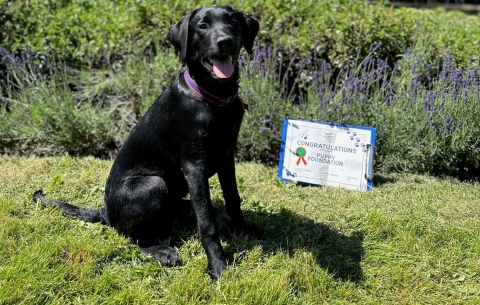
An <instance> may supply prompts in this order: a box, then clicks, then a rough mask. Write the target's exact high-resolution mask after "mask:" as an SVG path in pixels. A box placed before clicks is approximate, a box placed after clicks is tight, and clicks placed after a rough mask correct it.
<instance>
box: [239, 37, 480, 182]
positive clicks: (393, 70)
mask: <svg viewBox="0 0 480 305" xmlns="http://www.w3.org/2000/svg"><path fill="white" fill-rule="evenodd" d="M379 48H381V43H376V44H374V45H372V46H371V48H370V54H369V55H368V56H367V57H366V58H364V59H363V60H362V61H361V62H359V63H358V64H357V65H356V66H353V67H344V68H341V69H339V71H336V72H335V71H334V70H333V69H332V67H331V65H330V64H329V63H328V62H326V61H322V62H321V63H320V64H319V65H313V64H309V58H306V59H305V64H302V65H300V68H301V70H300V71H299V73H298V75H299V76H298V77H297V79H296V80H295V81H296V83H297V84H303V85H304V87H305V92H306V93H305V94H304V96H301V97H293V96H292V95H291V94H290V93H289V92H285V83H284V80H285V76H282V75H280V74H278V71H279V66H280V65H281V63H280V62H279V61H280V59H279V58H280V54H278V53H275V52H274V51H272V48H270V47H268V46H257V48H256V51H255V54H254V56H253V59H252V60H251V61H250V62H248V63H247V64H245V65H244V66H243V71H244V79H243V80H242V83H243V84H244V87H243V88H244V92H248V94H246V96H245V98H246V99H247V101H248V102H249V103H250V104H253V105H252V107H251V109H252V110H251V112H250V114H249V115H248V116H247V118H246V124H245V125H246V126H247V127H246V128H243V130H242V132H241V134H240V144H241V145H240V147H239V157H240V158H241V159H246V160H252V159H256V160H261V158H262V157H263V156H264V155H265V154H272V156H270V157H269V158H268V160H271V161H272V162H273V161H274V160H275V157H274V156H276V155H277V154H278V149H279V138H280V132H281V122H282V120H283V118H284V117H293V118H303V119H312V120H318V121H326V122H337V123H345V124H352V125H364V126H373V127H375V128H376V129H377V132H378V134H377V147H376V168H377V170H382V171H402V172H405V171H410V172H417V173H430V174H436V175H454V176H457V177H462V178H466V179H471V178H473V177H477V175H478V174H476V173H477V172H478V168H479V166H480V164H479V160H480V150H479V147H480V146H479V143H478V139H479V136H480V127H479V126H478V124H477V118H478V117H479V114H480V74H479V72H478V66H479V64H480V58H479V61H477V62H474V60H473V59H472V60H471V61H470V63H469V67H470V68H469V69H465V68H464V69H462V68H460V67H457V66H456V65H455V64H454V63H453V62H452V59H451V56H450V55H449V54H446V55H445V56H444V57H443V58H442V59H441V60H440V61H438V62H437V63H436V64H435V65H432V64H431V63H430V62H429V58H430V57H428V56H425V57H422V56H421V54H419V55H418V56H412V53H411V52H410V53H409V54H408V53H407V54H406V56H404V57H403V59H401V60H399V61H398V62H396V63H389V62H388V60H386V59H385V60H384V59H381V58H377V57H376V56H375V53H376V51H377V50H378V49H379ZM269 50H270V51H269ZM293 98H295V99H296V100H297V101H298V103H292V99H293Z"/></svg>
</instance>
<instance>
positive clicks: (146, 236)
mask: <svg viewBox="0 0 480 305" xmlns="http://www.w3.org/2000/svg"><path fill="white" fill-rule="evenodd" d="M258 29H259V23H258V21H257V20H255V19H254V18H252V17H250V16H248V15H245V14H243V13H241V12H239V11H237V10H235V9H234V8H233V7H231V6H219V7H212V8H200V9H196V10H194V11H192V12H190V13H188V14H187V15H186V16H184V17H182V18H181V19H180V21H178V23H176V24H175V25H173V26H172V27H171V28H170V30H169V32H168V39H169V41H170V42H171V43H172V44H173V46H174V47H175V49H176V50H178V51H179V53H180V56H181V61H182V62H184V63H185V64H186V70H185V71H184V72H181V73H180V74H179V75H178V76H177V77H176V78H175V79H174V80H173V82H172V84H171V85H170V87H169V88H167V89H166V90H165V92H163V94H162V95H161V96H160V97H159V98H158V99H157V100H156V101H155V103H154V104H153V105H152V107H151V108H150V109H149V110H148V111H147V113H146V114H145V116H144V117H143V118H142V119H141V120H140V121H139V122H138V124H137V125H136V126H135V128H134V129H133V130H132V132H131V133H130V135H129V137H128V138H127V140H126V141H125V143H124V144H123V146H122V147H121V149H120V151H119V153H118V156H117V157H116V159H115V161H114V163H113V166H112V169H111V172H110V175H109V177H108V180H107V183H106V187H105V205H104V207H103V208H101V209H100V210H91V209H86V208H82V207H77V206H73V205H71V204H68V203H64V202H60V201H56V200H51V201H50V202H51V203H52V204H54V205H55V206H58V207H59V208H61V209H62V210H63V211H64V212H65V213H66V214H68V215H71V216H75V217H77V218H79V219H82V220H85V221H89V222H102V223H104V224H107V225H110V226H112V227H114V228H115V229H116V230H117V231H118V232H120V233H121V234H123V235H126V236H128V237H130V238H131V240H132V241H133V242H135V243H137V244H138V245H139V246H140V247H141V248H142V250H143V251H144V252H146V253H150V254H152V255H153V256H154V257H155V258H156V259H158V260H159V261H160V262H161V264H162V265H165V266H175V265H178V264H180V263H181V260H180V256H179V254H178V252H177V251H175V250H174V249H173V248H171V247H169V246H160V245H155V243H154V241H155V238H156V236H158V235H157V233H158V230H159V228H160V227H161V225H162V222H163V220H162V216H163V217H164V215H165V213H164V211H165V210H166V209H172V208H173V209H176V205H180V203H179V202H180V201H181V198H183V197H184V196H186V195H187V193H190V199H191V203H192V206H193V211H194V212H195V216H196V220H197V227H198V232H199V235H200V240H201V242H202V245H203V247H204V249H205V252H206V254H207V258H208V269H209V273H210V275H211V277H212V278H214V279H217V278H218V277H219V276H220V274H221V273H222V271H223V270H225V268H226V267H227V262H226V258H225V253H224V251H223V249H222V247H221V245H220V239H219V236H218V231H217V226H216V223H215V219H214V214H213V209H212V202H211V199H210V192H209V184H208V178H209V177H211V176H213V175H214V174H218V178H219V180H220V184H221V187H222V191H223V195H224V198H225V204H226V211H227V214H228V215H229V217H230V219H231V222H232V226H233V228H234V229H235V230H238V231H249V228H248V226H247V224H246V223H245V220H244V217H243V214H242V211H241V210H240V197H239V194H238V190H237V185H236V179H235V164H234V148H235V145H236V142H237V136H238V132H239V130H240V124H241V122H242V117H243V114H244V111H245V106H246V105H245V104H244V103H243V101H242V100H241V98H239V97H238V95H237V91H238V79H239V71H238V63H237V60H238V57H239V51H240V49H241V47H242V46H243V47H245V50H246V51H247V52H248V53H250V54H251V53H252V47H253V41H254V39H255V36H256V35H257V33H258ZM34 200H35V201H36V200H42V201H43V202H47V200H46V199H45V197H44V196H43V193H42V191H41V190H39V191H37V192H35V194H34Z"/></svg>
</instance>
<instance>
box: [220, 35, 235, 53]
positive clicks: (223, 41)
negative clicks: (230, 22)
mask: <svg viewBox="0 0 480 305" xmlns="http://www.w3.org/2000/svg"><path fill="white" fill-rule="evenodd" d="M234 45H235V40H234V39H233V37H232V36H221V37H219V38H218V39H217V46H218V48H219V49H220V51H229V50H231V49H232V48H233V46H234Z"/></svg>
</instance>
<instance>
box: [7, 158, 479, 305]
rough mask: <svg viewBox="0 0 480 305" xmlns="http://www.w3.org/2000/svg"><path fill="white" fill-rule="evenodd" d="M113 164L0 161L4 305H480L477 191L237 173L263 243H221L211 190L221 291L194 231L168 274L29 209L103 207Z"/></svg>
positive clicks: (428, 182)
mask: <svg viewBox="0 0 480 305" xmlns="http://www.w3.org/2000/svg"><path fill="white" fill-rule="evenodd" d="M110 165H111V161H105V160H97V159H94V158H78V159H77V158H70V157H55V158H19V157H5V156H3V157H0V173H1V174H0V223H1V225H0V304H2V305H3V304H479V303H480V209H479V207H480V199H479V198H480V185H479V184H468V183H461V182H458V181H456V180H440V179H435V178H429V177H426V176H416V175H380V176H376V177H375V182H376V184H377V185H376V187H375V188H373V190H372V192H370V193H368V194H366V193H361V192H352V191H346V190H341V189H331V188H305V187H299V186H296V185H295V184H293V183H288V184H284V183H281V182H279V181H278V180H277V179H276V172H275V169H274V168H269V167H264V166H262V165H258V164H248V163H242V164H238V165H237V171H238V173H237V179H238V184H239V190H240V194H241V196H242V198H243V200H244V202H243V210H244V211H245V215H246V218H247V220H249V221H250V222H252V223H254V224H255V225H256V226H258V227H259V228H262V229H264V230H265V234H264V236H263V238H262V239H261V240H254V239H249V238H245V237H241V236H235V235H231V234H229V232H228V230H227V229H226V225H227V217H226V216H225V213H224V210H223V208H222V205H223V198H222V196H221V190H220V186H219V182H218V180H217V178H216V177H215V178H213V179H211V183H210V185H211V193H212V197H213V202H214V205H215V209H216V212H217V214H218V215H217V219H218V221H219V225H220V231H221V239H222V243H223V245H224V247H225V250H226V253H227V256H228V257H229V260H230V263H231V264H232V265H233V266H232V268H230V269H229V270H228V271H227V272H225V273H224V274H223V276H222V278H221V279H220V280H219V281H218V282H212V281H211V280H210V278H209V277H208V275H207V274H206V272H205V271H206V257H205V253H204V251H203V249H202V247H201V245H200V243H199V241H198V236H197V234H196V233H195V232H194V231H193V230H183V231H180V232H178V234H177V235H178V236H176V237H172V238H170V239H169V240H167V241H166V242H167V243H169V244H172V245H174V246H175V247H177V248H178V250H179V251H180V253H181V255H182V257H183V261H184V265H183V266H181V267H178V268H170V269H169V268H164V267H162V266H160V264H159V263H158V262H156V261H154V260H153V259H151V258H150V257H148V256H145V255H143V254H141V253H140V251H139V250H138V249H137V248H136V247H135V246H132V245H130V244H129V242H128V240H127V239H126V238H124V237H121V236H119V235H118V234H117V233H116V232H115V231H114V230H113V229H110V228H108V227H105V226H102V225H99V224H87V223H84V222H82V221H79V220H74V219H71V218H68V217H66V216H63V215H62V214H61V212H59V211H58V210H55V209H52V208H45V207H42V206H40V205H36V204H34V203H33V202H32V200H31V194H32V192H33V191H34V190H36V189H38V188H43V189H44V190H45V191H47V192H48V196H49V197H50V198H57V199H63V200H66V201H71V202H74V203H76V204H79V205H84V206H89V207H98V206H101V204H102V197H103V186H104V183H105V179H106V177H107V175H108V171H109V167H110Z"/></svg>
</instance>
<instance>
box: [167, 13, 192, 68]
mask: <svg viewBox="0 0 480 305" xmlns="http://www.w3.org/2000/svg"><path fill="white" fill-rule="evenodd" d="M196 12H197V10H194V11H190V12H189V13H188V14H186V15H185V16H183V17H182V18H181V19H180V20H179V21H178V22H177V23H175V24H174V25H172V26H171V27H170V29H169V30H168V35H167V38H168V40H169V41H170V43H171V44H172V45H173V47H174V48H175V50H177V51H178V52H180V60H181V61H182V62H185V61H186V59H187V45H188V25H189V24H190V20H191V19H192V17H193V16H194V15H195V13H196Z"/></svg>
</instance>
